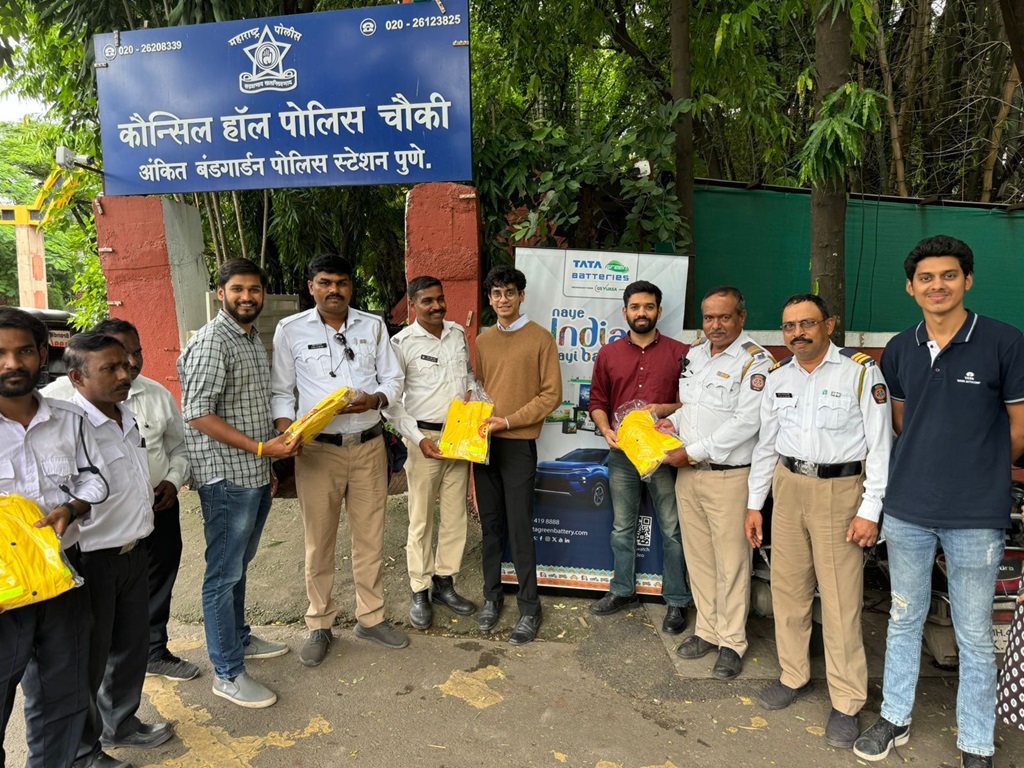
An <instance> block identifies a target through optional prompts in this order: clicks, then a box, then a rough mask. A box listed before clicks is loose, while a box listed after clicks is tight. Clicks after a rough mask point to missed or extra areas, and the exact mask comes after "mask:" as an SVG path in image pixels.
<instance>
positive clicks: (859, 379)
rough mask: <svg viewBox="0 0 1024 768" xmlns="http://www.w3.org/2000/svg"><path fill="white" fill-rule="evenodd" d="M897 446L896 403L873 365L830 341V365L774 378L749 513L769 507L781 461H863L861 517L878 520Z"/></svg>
mask: <svg viewBox="0 0 1024 768" xmlns="http://www.w3.org/2000/svg"><path fill="white" fill-rule="evenodd" d="M879 388H880V389H879ZM891 446H892V416H891V410H890V404H889V398H888V393H887V390H886V389H885V381H884V380H883V378H882V372H881V370H880V369H879V368H878V366H877V365H875V363H874V361H869V362H868V363H867V365H862V364H860V363H857V362H854V361H853V360H851V359H850V358H849V357H847V356H845V355H843V354H841V353H840V351H839V347H837V346H836V345H835V344H832V343H831V342H829V348H828V352H826V353H825V359H824V360H822V361H821V363H820V364H819V365H818V367H817V368H815V369H814V370H813V371H811V372H809V373H808V372H807V371H805V370H804V369H803V368H802V367H801V366H800V364H799V363H797V362H796V360H794V359H793V358H790V359H789V360H788V361H785V362H783V363H782V364H781V365H779V366H778V367H776V368H775V369H774V370H772V371H771V372H770V373H769V374H768V383H767V384H766V386H765V389H764V398H763V399H762V400H761V432H760V435H759V437H758V441H757V445H756V446H755V448H754V455H753V461H752V466H751V468H750V479H749V480H748V498H747V507H748V508H749V509H761V507H762V506H764V500H765V498H766V497H767V496H768V489H769V488H771V484H772V476H773V475H774V473H775V467H776V465H777V464H778V463H779V457H780V456H788V457H790V458H793V459H799V460H801V461H812V462H815V463H817V464H845V463H846V462H851V461H864V463H865V478H864V496H863V498H862V499H861V504H860V508H859V510H858V511H857V517H863V518H864V519H866V520H871V521H874V522H877V521H878V518H879V515H880V514H881V512H882V498H883V497H884V496H885V485H886V483H887V482H888V479H889V450H890V448H891ZM787 471H788V470H787Z"/></svg>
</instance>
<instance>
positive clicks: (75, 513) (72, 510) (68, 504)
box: [56, 501, 78, 525]
mask: <svg viewBox="0 0 1024 768" xmlns="http://www.w3.org/2000/svg"><path fill="white" fill-rule="evenodd" d="M61 507H64V508H65V509H66V510H67V511H68V512H70V513H71V519H70V520H68V525H71V524H72V523H73V522H75V520H77V519H78V511H77V510H76V509H75V507H74V505H72V504H71V502H70V501H65V502H64V503H62V504H58V505H57V506H56V509H60V508H61Z"/></svg>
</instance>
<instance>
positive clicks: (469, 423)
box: [437, 381, 494, 464]
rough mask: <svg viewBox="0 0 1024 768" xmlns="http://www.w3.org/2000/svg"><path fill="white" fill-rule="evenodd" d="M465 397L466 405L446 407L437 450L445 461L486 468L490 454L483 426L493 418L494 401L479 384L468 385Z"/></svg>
mask: <svg viewBox="0 0 1024 768" xmlns="http://www.w3.org/2000/svg"><path fill="white" fill-rule="evenodd" d="M468 394H469V399H468V400H466V401H465V402H464V401H462V400H455V401H453V402H452V404H451V405H450V406H448V415H447V416H445V419H444V428H443V429H442V430H441V439H440V440H439V441H438V443H437V447H438V448H440V449H441V453H442V454H443V455H444V457H445V458H446V459H463V460H465V461H472V462H473V463H474V464H486V463H487V462H488V460H489V458H490V452H491V433H490V431H489V430H486V429H483V426H484V422H485V421H487V419H489V418H490V417H491V416H492V415H493V414H494V401H493V400H491V398H490V396H489V395H488V394H487V393H486V392H485V391H484V387H483V384H481V383H480V382H479V381H475V382H473V384H471V385H470V388H469V393H468Z"/></svg>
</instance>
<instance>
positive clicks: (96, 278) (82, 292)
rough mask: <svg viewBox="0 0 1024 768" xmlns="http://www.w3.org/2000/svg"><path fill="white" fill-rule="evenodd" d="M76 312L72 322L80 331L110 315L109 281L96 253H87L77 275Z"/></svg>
mask: <svg viewBox="0 0 1024 768" xmlns="http://www.w3.org/2000/svg"><path fill="white" fill-rule="evenodd" d="M74 291H75V300H74V309H75V314H74V317H72V319H71V324H72V325H73V326H74V327H75V328H77V329H78V330H80V331H84V330H85V329H86V328H92V327H93V326H94V325H96V323H98V322H100V321H101V320H104V319H106V318H107V317H109V316H110V310H109V308H108V304H107V281H106V278H104V277H103V270H102V269H101V268H100V260H99V257H98V256H97V255H96V254H95V253H89V254H87V255H85V257H84V258H83V260H82V263H81V266H80V270H79V272H78V274H77V275H76V276H75V284H74Z"/></svg>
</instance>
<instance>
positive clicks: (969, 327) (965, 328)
mask: <svg viewBox="0 0 1024 768" xmlns="http://www.w3.org/2000/svg"><path fill="white" fill-rule="evenodd" d="M977 324H978V316H977V315H976V314H975V313H974V312H972V311H971V310H969V309H968V310H967V317H966V318H965V319H964V323H963V325H961V326H960V329H959V330H958V331H957V332H956V334H954V336H953V340H952V341H950V342H949V343H950V344H966V343H967V342H969V341H970V340H971V334H972V333H974V326H975V325H977ZM914 338H915V339H916V340H917V345H918V346H921V345H922V344H927V343H928V329H927V328H926V327H925V324H924V320H922V321H921V322H919V323H918V324H917V328H916V329H915V331H914Z"/></svg>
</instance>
